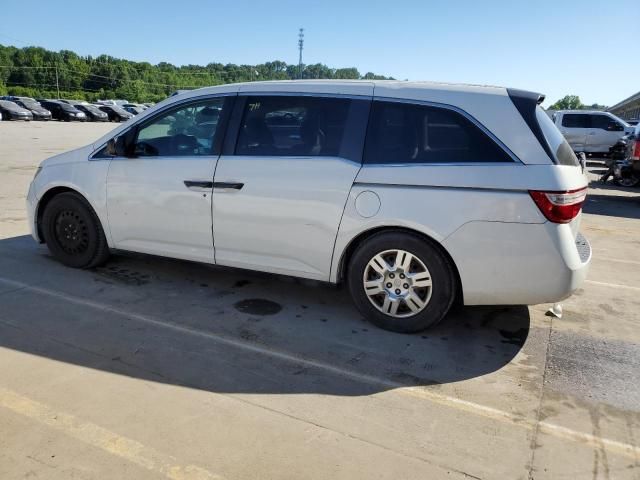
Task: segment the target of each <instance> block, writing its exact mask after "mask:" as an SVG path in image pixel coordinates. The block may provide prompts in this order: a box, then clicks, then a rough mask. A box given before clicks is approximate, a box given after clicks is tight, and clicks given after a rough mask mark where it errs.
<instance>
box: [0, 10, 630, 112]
mask: <svg viewBox="0 0 640 480" xmlns="http://www.w3.org/2000/svg"><path fill="white" fill-rule="evenodd" d="M2 16H3V18H4V21H3V22H1V24H0V43H2V44H4V45H7V44H12V45H16V46H26V45H38V46H42V47H45V48H48V49H51V50H60V49H68V50H73V51H75V52H77V53H79V54H81V55H89V54H90V55H98V54H101V53H106V54H109V55H113V56H116V57H121V58H127V59H131V60H138V61H149V62H151V63H158V62H160V61H168V62H171V63H174V64H177V65H182V64H189V63H193V64H201V65H205V64H207V63H210V62H221V63H237V64H243V63H244V64H253V63H263V62H265V61H269V60H276V59H277V60H284V61H286V62H287V63H297V61H298V52H297V40H298V39H297V34H298V28H299V27H304V28H305V49H304V62H305V63H318V62H320V63H325V64H327V65H328V66H330V67H350V66H355V67H357V68H358V69H359V70H360V72H362V73H366V72H367V71H372V72H375V73H380V74H384V75H391V76H393V77H395V78H398V79H409V80H434V81H445V82H461V83H475V84H491V85H502V86H508V87H515V88H522V89H527V90H534V91H538V92H542V93H545V94H546V95H547V99H548V101H547V102H545V105H549V104H550V103H552V102H553V101H555V100H557V99H558V98H560V97H562V96H564V95H566V94H575V95H579V96H580V98H581V100H582V101H583V102H584V103H587V104H591V103H601V104H606V105H609V106H610V105H613V104H615V103H617V102H619V101H620V100H622V99H624V98H626V97H628V96H630V95H632V94H634V93H636V92H638V91H640V61H638V53H637V52H638V50H639V48H640V36H639V35H638V33H640V1H638V0H616V1H609V0H602V1H594V0H582V1H577V0H562V1H560V0H556V1H521V2H517V1H515V0H514V1H480V0H478V1H470V0H469V1H467V0H454V1H452V0H450V1H429V0H423V1H419V0H416V1H402V0H397V1H395V2H389V1H388V0H387V1H376V0H366V1H349V0H340V1H338V0H323V1H312V0H299V1H290V0H283V1H279V0H267V1H253V2H252V1H247V0H233V1H222V0H219V1H216V2H213V1H204V0H203V1H190V0H183V1H181V2H175V1H171V2H169V1H165V0H137V1H133V0H127V1H121V0H110V1H109V2H87V1H86V0H69V1H64V2H32V1H27V0H24V1H13V2H5V4H4V5H3V7H2Z"/></svg>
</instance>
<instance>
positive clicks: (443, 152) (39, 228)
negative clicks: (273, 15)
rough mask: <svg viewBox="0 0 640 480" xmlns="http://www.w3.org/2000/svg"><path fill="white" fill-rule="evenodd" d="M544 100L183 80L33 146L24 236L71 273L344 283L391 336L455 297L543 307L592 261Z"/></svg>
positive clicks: (427, 319)
mask: <svg viewBox="0 0 640 480" xmlns="http://www.w3.org/2000/svg"><path fill="white" fill-rule="evenodd" d="M542 99H543V97H542V96H541V95H538V94H534V93H530V92H523V91H518V90H511V89H504V88H498V87H476V86H456V85H440V84H432V83H409V82H389V81H385V82H367V81H294V82H291V81H283V82H255V83H248V84H234V85H224V86H219V87H211V88H204V89H200V90H194V91H190V92H187V93H182V94H180V95H176V96H173V97H170V98H168V99H167V100H165V101H163V102H161V103H159V104H157V105H155V106H154V107H153V108H150V109H149V110H146V111H145V112H143V113H141V114H140V115H138V116H137V117H135V119H134V120H130V121H128V122H126V123H125V124H123V125H121V126H119V127H118V128H116V129H115V130H114V131H113V132H111V133H109V134H108V135H106V136H105V137H103V138H101V139H99V140H98V141H96V142H95V143H93V144H91V145H87V146H86V147H83V148H80V149H77V150H74V151H71V152H67V153H64V154H61V155H58V156H55V157H52V158H50V159H48V160H45V161H44V162H43V163H42V165H41V167H40V169H39V170H38V173H37V174H36V176H35V178H34V180H33V182H32V184H31V187H30V189H29V193H28V198H27V203H28V211H29V218H30V223H31V227H32V231H33V236H34V238H35V239H36V240H37V241H40V242H46V243H47V245H48V247H49V249H50V250H51V252H52V254H53V255H54V256H55V257H56V258H58V259H59V260H60V261H61V262H62V263H64V264H65V265H68V266H72V267H79V268H90V267H94V266H96V265H99V264H101V263H103V262H105V261H106V259H107V257H108V254H109V249H120V250H129V251H135V252H143V253H148V254H154V255H162V256H168V257H175V258H181V259H187V260H195V261H200V262H206V263H210V264H218V265H227V266H231V267H241V268H247V269H253V270H261V271H265V272H274V273H279V274H287V275H293V276H298V277H304V278H310V279H316V280H321V281H327V282H332V283H339V282H343V283H345V284H347V285H348V287H349V289H350V292H351V295H352V297H353V300H354V302H355V304H356V306H357V307H358V309H359V310H360V312H361V313H362V314H363V315H364V316H365V317H366V318H367V319H369V320H370V321H372V322H373V323H375V324H376V325H379V326H381V327H383V328H387V329H390V330H394V331H399V332H413V331H418V330H421V329H424V328H426V327H429V326H431V325H434V324H435V323H437V322H438V321H440V320H441V319H442V318H443V317H444V316H445V315H446V313H447V311H448V310H449V308H450V307H451V305H452V304H453V302H454V300H456V299H459V301H460V302H462V303H464V304H466V305H482V304H491V305H495V304H535V303H542V302H554V301H557V300H560V299H563V298H565V297H567V296H569V295H570V294H571V293H572V292H573V291H574V290H575V289H576V288H578V287H579V286H580V285H581V283H582V281H583V280H584V278H585V275H586V272H587V269H588V265H589V262H590V259H591V249H590V247H589V244H588V243H587V241H586V240H585V239H584V237H582V235H580V234H579V233H578V228H579V224H580V212H581V206H582V203H583V202H584V200H585V196H586V186H587V180H586V178H585V176H584V174H583V172H582V169H581V167H580V166H579V164H578V161H577V160H576V157H575V155H574V154H573V152H572V150H571V148H570V147H569V145H568V144H567V142H566V141H565V140H564V138H563V137H562V135H561V134H560V132H559V131H558V130H557V129H556V128H555V127H554V125H553V123H552V121H551V120H550V119H549V117H548V116H547V115H546V114H545V113H544V111H543V110H542V109H541V108H540V107H539V106H538V105H539V103H540V102H541V101H542Z"/></svg>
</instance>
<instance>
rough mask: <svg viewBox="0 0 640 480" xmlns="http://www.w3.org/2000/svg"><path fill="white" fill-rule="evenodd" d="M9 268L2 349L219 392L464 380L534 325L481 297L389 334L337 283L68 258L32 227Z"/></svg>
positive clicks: (130, 257)
mask: <svg viewBox="0 0 640 480" xmlns="http://www.w3.org/2000/svg"><path fill="white" fill-rule="evenodd" d="M0 272H3V273H0V347H1V348H7V349H12V350H16V351H20V352H25V353H29V354H32V355H38V356H40V357H46V358H50V359H53V360H56V361H59V362H66V363H70V364H75V365H82V366H85V367H88V368H94V369H99V370H103V371H107V372H112V373H116V374H121V375H128V376H130V377H134V378H140V379H144V380H150V381H155V382H163V383H170V384H175V385H181V386H188V387H191V388H197V389H202V390H207V391H212V392H224V393H280V394H282V393H287V394H302V393H322V394H328V395H369V394H372V393H376V392H380V391H384V390H388V389H392V388H397V387H401V386H418V385H439V384H446V383H451V382H459V381H462V380H467V379H470V378H474V377H479V376H482V375H486V374H488V373H491V372H495V371H497V370H499V369H501V368H502V367H504V366H505V365H506V364H508V363H509V362H510V361H511V360H512V359H513V357H514V356H515V355H516V354H517V353H518V352H519V351H520V349H521V348H522V346H523V344H524V343H525V341H526V340H527V337H528V335H529V331H530V315H529V310H528V309H527V308H526V307H510V308H505V307H482V308H480V307H477V308H456V309H454V311H453V312H451V313H450V314H449V315H448V317H447V318H446V319H445V320H444V321H443V322H442V323H441V324H440V325H438V326H437V327H435V328H433V329H431V330H428V331H426V332H424V333H421V334H415V335H401V334H394V333H390V332H386V331H383V330H380V329H378V328H376V327H374V326H372V325H370V324H369V323H366V322H365V321H364V320H363V319H362V318H361V317H360V315H359V314H358V313H357V312H356V311H355V309H354V308H353V306H352V305H351V302H350V300H349V298H348V295H347V293H346V292H345V291H343V290H341V289H337V288H335V287H332V286H329V285H325V284H316V285H308V284H307V283H308V282H304V281H299V280H294V279H290V278H283V277H278V276H273V275H267V274H259V273H253V272H247V271H241V270H232V269H225V268H219V267H212V266H207V265H201V264H195V263H191V262H182V261H176V260H170V259H165V258H159V257H151V256H145V255H135V254H127V255H116V256H113V257H112V259H111V260H110V261H109V262H108V264H107V265H105V266H104V267H101V268H99V269H95V270H91V271H81V270H73V269H68V268H65V267H63V266H61V265H60V264H58V263H57V262H56V261H55V260H53V259H52V258H51V257H50V256H49V254H48V252H47V250H46V248H45V247H42V246H36V245H35V244H34V243H33V241H32V240H31V238H30V237H26V236H23V237H14V238H9V239H5V240H1V241H0ZM16 282H17V283H16Z"/></svg>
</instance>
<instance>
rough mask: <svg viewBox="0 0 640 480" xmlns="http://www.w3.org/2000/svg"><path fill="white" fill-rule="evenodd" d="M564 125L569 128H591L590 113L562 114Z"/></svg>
mask: <svg viewBox="0 0 640 480" xmlns="http://www.w3.org/2000/svg"><path fill="white" fill-rule="evenodd" d="M562 126H563V127H567V128H590V127H591V122H590V121H589V115H585V114H583V113H565V114H564V115H563V116H562Z"/></svg>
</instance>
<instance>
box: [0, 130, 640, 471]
mask: <svg viewBox="0 0 640 480" xmlns="http://www.w3.org/2000/svg"><path fill="white" fill-rule="evenodd" d="M110 128H113V124H91V123H88V124H67V123H59V122H51V123H48V124H45V123H40V122H32V123H17V122H2V123H0V478H2V479H3V480H4V479H23V478H46V479H69V478H80V479H106V478H120V479H125V478H132V479H133V478H135V479H146V478H170V479H176V480H185V479H198V480H200V479H268V478H278V479H281V478H283V479H284V478H286V479H328V478H331V479H374V478H375V479H410V478H412V479H413V478H415V479H439V478H447V479H455V478H480V479H529V478H534V479H564V478H566V479H574V478H589V479H627V478H629V479H639V478H640V329H639V328H638V326H639V324H640V315H639V314H638V309H639V307H640V273H639V272H640V189H630V190H624V189H621V188H617V187H613V186H607V187H602V186H599V185H597V184H595V183H593V184H592V188H591V189H590V197H589V200H588V203H587V204H586V206H585V214H584V215H583V226H582V231H583V233H584V234H585V235H586V236H587V237H588V238H589V240H590V241H591V243H592V247H593V251H594V260H593V263H592V268H591V271H590V274H589V278H588V280H587V282H586V284H585V285H584V288H583V289H581V290H579V291H577V292H576V294H575V295H574V296H573V297H571V298H570V299H568V300H566V301H565V302H564V303H563V306H564V314H563V316H562V318H561V319H558V318H554V317H550V316H546V315H545V312H546V311H547V309H548V308H549V307H550V305H537V306H532V307H482V308H458V309H457V310H455V311H454V312H452V313H451V314H450V315H449V316H448V318H447V319H446V320H445V321H444V322H443V323H442V324H441V325H440V326H438V327H437V328H435V329H433V330H429V331H427V332H425V333H423V334H417V335H399V334H393V333H389V332H385V331H381V330H378V329H376V328H375V327H373V326H371V325H369V324H368V323H366V322H364V321H363V320H362V319H361V318H360V316H359V315H358V313H357V312H356V311H355V309H354V308H353V306H352V305H351V303H350V301H349V298H348V296H347V294H346V292H344V291H342V290H340V289H336V288H333V287H330V286H326V285H315V284H310V283H307V282H303V281H298V280H294V279H289V278H283V277H278V276H271V275H263V274H257V273H251V272H245V271H238V270H230V269H222V268H216V267H211V266H204V265H199V264H195V263H189V262H183V261H174V260H169V259H162V258H157V257H150V256H142V255H134V254H128V255H123V254H119V255H116V256H114V257H112V259H111V260H110V261H109V263H108V264H107V265H105V266H104V267H101V268H99V269H96V270H93V271H78V270H72V269H68V268H65V267H63V266H62V265H60V264H59V263H57V262H56V261H54V260H53V259H52V258H51V257H50V256H49V254H48V251H47V249H46V247H45V246H39V245H37V244H35V242H34V241H33V240H32V239H31V237H30V236H29V235H28V226H27V222H26V218H25V215H26V214H25V210H24V197H25V194H26V191H27V187H28V184H29V181H30V180H31V177H32V176H33V173H34V171H35V168H36V166H37V165H38V163H39V162H40V161H41V160H43V159H44V158H46V157H48V156H50V155H53V154H55V153H58V152H62V151H64V150H68V149H70V148H73V147H76V146H81V145H83V144H86V143H89V142H90V141H91V140H93V139H95V138H98V137H99V136H101V135H102V134H103V133H105V132H106V131H107V130H108V129H110ZM592 177H593V178H595V176H593V175H592ZM523 274H526V272H523Z"/></svg>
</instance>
